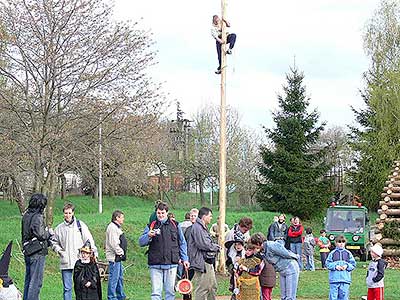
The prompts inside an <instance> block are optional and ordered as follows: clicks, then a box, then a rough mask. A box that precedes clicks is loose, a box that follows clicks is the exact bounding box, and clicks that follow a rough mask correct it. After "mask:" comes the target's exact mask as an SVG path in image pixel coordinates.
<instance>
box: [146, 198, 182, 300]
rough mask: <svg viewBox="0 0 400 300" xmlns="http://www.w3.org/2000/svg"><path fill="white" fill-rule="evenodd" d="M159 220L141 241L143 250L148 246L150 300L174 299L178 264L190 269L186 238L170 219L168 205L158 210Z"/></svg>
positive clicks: (149, 226)
mask: <svg viewBox="0 0 400 300" xmlns="http://www.w3.org/2000/svg"><path fill="white" fill-rule="evenodd" d="M156 214H157V220H155V221H152V222H151V223H150V224H148V225H147V226H146V228H145V229H144V231H143V234H142V235H141V237H140V238H139V245H140V246H141V247H144V246H149V251H148V265H149V269H150V280H151V287H152V291H151V299H152V300H161V299H162V292H163V290H164V291H165V300H173V299H175V290H174V287H175V278H176V271H177V268H178V263H179V261H181V262H182V263H183V265H184V267H185V268H189V261H188V256H187V246H186V241H185V237H184V235H183V232H182V229H181V228H180V226H179V224H178V223H177V222H175V221H174V220H172V219H171V218H168V217H167V214H168V205H167V204H166V203H159V204H158V205H157V209H156Z"/></svg>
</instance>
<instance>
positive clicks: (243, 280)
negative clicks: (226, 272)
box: [236, 243, 264, 300]
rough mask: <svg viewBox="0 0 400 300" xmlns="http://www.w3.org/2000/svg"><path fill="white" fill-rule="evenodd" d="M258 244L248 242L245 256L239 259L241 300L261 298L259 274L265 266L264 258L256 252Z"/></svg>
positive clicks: (258, 299)
mask: <svg viewBox="0 0 400 300" xmlns="http://www.w3.org/2000/svg"><path fill="white" fill-rule="evenodd" d="M256 249H257V246H256V245H253V244H250V243H248V244H246V254H245V257H244V258H241V259H239V261H238V268H237V269H236V274H237V287H238V289H239V294H238V295H237V299H239V300H260V282H259V280H258V276H259V275H260V273H261V272H262V270H263V268H264V260H263V259H261V258H258V257H257V256H256V255H255V254H256V252H257V250H256Z"/></svg>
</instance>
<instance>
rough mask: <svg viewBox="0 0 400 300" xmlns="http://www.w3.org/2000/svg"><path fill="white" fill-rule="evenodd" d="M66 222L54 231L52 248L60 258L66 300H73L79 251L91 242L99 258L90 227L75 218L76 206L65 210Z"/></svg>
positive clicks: (67, 205)
mask: <svg viewBox="0 0 400 300" xmlns="http://www.w3.org/2000/svg"><path fill="white" fill-rule="evenodd" d="M63 212H64V221H63V222H62V223H61V224H59V225H58V226H57V227H56V229H55V230H54V236H53V237H52V239H51V243H52V248H53V250H54V252H56V253H57V254H58V255H59V257H60V269H61V275H62V281H63V288H64V291H63V295H64V300H72V272H73V270H74V266H75V263H76V261H77V260H78V258H79V257H78V255H79V249H80V248H82V246H83V244H84V243H85V242H86V241H89V242H90V244H91V245H93V246H92V249H93V251H94V254H95V256H96V257H98V252H97V248H96V246H95V243H94V240H93V236H92V234H91V233H90V231H89V228H88V226H87V225H86V224H85V223H84V222H82V221H80V220H77V219H76V218H75V216H74V213H75V206H74V205H73V204H72V203H67V204H65V205H64V208H63Z"/></svg>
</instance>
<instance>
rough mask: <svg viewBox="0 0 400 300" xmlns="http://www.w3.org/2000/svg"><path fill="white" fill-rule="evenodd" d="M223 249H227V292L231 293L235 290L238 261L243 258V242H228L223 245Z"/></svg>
mask: <svg viewBox="0 0 400 300" xmlns="http://www.w3.org/2000/svg"><path fill="white" fill-rule="evenodd" d="M232 243H233V245H234V246H233V247H231V246H232ZM225 247H226V248H227V249H228V253H227V258H226V262H225V264H226V267H227V268H228V271H229V272H230V273H231V279H230V286H229V291H231V292H233V290H234V288H235V269H237V267H238V261H239V259H241V258H243V257H244V256H245V250H244V242H243V240H239V239H237V240H234V241H228V242H226V243H225Z"/></svg>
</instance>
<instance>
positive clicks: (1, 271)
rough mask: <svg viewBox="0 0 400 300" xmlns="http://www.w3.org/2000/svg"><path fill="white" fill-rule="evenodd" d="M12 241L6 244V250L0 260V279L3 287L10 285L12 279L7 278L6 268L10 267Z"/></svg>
mask: <svg viewBox="0 0 400 300" xmlns="http://www.w3.org/2000/svg"><path fill="white" fill-rule="evenodd" d="M11 248H12V241H10V242H9V243H8V246H7V248H6V250H5V251H4V252H3V255H2V256H1V258H0V278H1V279H2V280H3V286H4V287H8V286H9V285H10V284H12V279H11V278H10V277H9V276H8V268H9V266H10V259H11Z"/></svg>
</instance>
